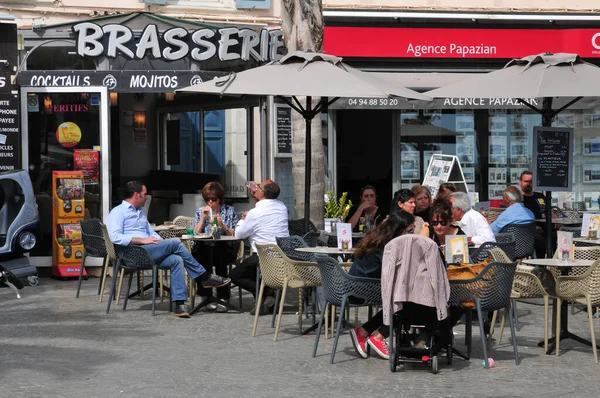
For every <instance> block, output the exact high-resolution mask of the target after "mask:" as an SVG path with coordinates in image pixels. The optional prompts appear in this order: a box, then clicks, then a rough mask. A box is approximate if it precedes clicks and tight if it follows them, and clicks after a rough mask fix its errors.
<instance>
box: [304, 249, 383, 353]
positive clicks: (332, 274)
mask: <svg viewBox="0 0 600 398" xmlns="http://www.w3.org/2000/svg"><path fill="white" fill-rule="evenodd" d="M317 264H319V270H320V271H321V281H322V283H323V292H324V294H325V302H326V304H325V308H324V309H323V310H322V311H321V318H320V320H319V328H318V330H317V335H316V336H315V346H314V349H313V358H314V357H315V356H316V355H317V348H318V347H319V338H320V337H321V330H322V328H323V319H324V318H325V312H326V309H327V308H331V306H332V305H333V306H336V307H339V308H340V319H339V322H338V325H337V331H336V334H335V340H334V341H333V350H332V352H331V363H333V360H334V358H335V351H336V349H337V345H338V339H339V338H340V333H341V331H342V324H344V323H345V322H344V318H345V316H346V308H348V307H366V306H369V307H370V306H374V305H376V306H381V280H380V279H373V278H361V277H356V276H351V275H349V274H348V273H347V272H346V271H344V269H343V268H342V267H341V266H340V264H339V263H338V262H337V261H336V260H335V259H333V258H331V257H328V256H317ZM351 297H352V301H351V300H350V298H351Z"/></svg>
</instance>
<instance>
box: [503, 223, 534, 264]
mask: <svg viewBox="0 0 600 398" xmlns="http://www.w3.org/2000/svg"><path fill="white" fill-rule="evenodd" d="M500 232H501V233H512V234H513V240H514V241H515V256H514V258H515V260H521V259H524V258H528V257H531V256H533V253H534V252H535V234H536V230H535V222H531V223H528V224H508V225H507V226H505V227H504V228H502V231H500Z"/></svg>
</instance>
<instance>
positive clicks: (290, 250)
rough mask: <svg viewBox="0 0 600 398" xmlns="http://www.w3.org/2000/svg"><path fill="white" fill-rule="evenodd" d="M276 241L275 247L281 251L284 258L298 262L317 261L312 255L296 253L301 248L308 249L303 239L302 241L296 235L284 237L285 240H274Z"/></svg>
mask: <svg viewBox="0 0 600 398" xmlns="http://www.w3.org/2000/svg"><path fill="white" fill-rule="evenodd" d="M275 240H276V241H277V246H279V247H280V248H281V250H283V252H284V253H285V255H286V256H288V257H289V258H291V259H292V260H298V261H311V262H315V261H317V259H316V257H315V254H314V253H303V252H299V251H296V249H298V248H301V247H308V245H307V244H306V242H305V241H304V239H302V238H301V237H300V236H298V235H291V236H286V237H285V238H275Z"/></svg>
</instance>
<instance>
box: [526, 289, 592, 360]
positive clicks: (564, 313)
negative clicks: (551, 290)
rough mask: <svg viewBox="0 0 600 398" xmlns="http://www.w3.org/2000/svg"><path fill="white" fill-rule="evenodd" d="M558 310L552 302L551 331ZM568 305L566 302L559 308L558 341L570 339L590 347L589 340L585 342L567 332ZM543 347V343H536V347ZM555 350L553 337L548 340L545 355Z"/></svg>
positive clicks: (553, 328) (554, 337)
mask: <svg viewBox="0 0 600 398" xmlns="http://www.w3.org/2000/svg"><path fill="white" fill-rule="evenodd" d="M557 310H558V309H557V308H556V300H554V303H553V305H552V326H553V327H552V331H554V330H556V327H555V325H556V324H555V322H556V311H557ZM568 317H569V303H568V302H566V301H565V302H563V303H562V304H561V306H560V318H561V319H560V336H559V339H560V341H563V340H566V339H572V340H575V341H578V342H580V343H582V344H585V345H587V346H590V347H591V346H592V342H591V341H589V340H586V339H584V338H582V337H579V336H577V335H576V334H574V333H571V332H569V328H568V324H569V322H568V320H569V318H568ZM543 346H544V342H543V341H541V342H539V343H538V347H543ZM555 349H556V335H554V336H553V337H552V338H550V339H548V350H547V351H546V355H550V354H552V353H553V352H554V350H555Z"/></svg>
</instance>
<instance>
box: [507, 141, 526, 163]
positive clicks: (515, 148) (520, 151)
mask: <svg viewBox="0 0 600 398" xmlns="http://www.w3.org/2000/svg"><path fill="white" fill-rule="evenodd" d="M529 162H530V158H529V146H528V144H527V137H511V138H510V163H511V164H528V163H529Z"/></svg>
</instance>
